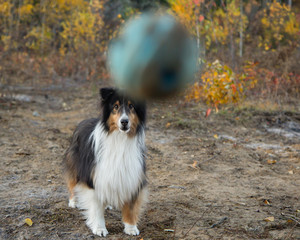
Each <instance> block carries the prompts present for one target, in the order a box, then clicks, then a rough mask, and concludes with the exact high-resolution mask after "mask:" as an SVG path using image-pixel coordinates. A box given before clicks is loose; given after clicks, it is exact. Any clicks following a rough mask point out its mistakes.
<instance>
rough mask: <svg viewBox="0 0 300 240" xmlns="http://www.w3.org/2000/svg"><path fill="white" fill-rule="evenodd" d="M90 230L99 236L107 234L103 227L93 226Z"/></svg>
mask: <svg viewBox="0 0 300 240" xmlns="http://www.w3.org/2000/svg"><path fill="white" fill-rule="evenodd" d="M92 232H93V233H94V234H95V235H98V236H100V237H106V235H107V234H108V231H107V229H106V228H105V227H95V228H93V229H92Z"/></svg>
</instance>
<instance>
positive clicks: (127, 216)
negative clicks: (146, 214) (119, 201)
mask: <svg viewBox="0 0 300 240" xmlns="http://www.w3.org/2000/svg"><path fill="white" fill-rule="evenodd" d="M146 198H147V189H143V190H142V191H141V192H140V194H139V196H138V197H137V198H136V199H135V200H134V201H132V202H129V203H125V204H124V206H123V208H122V217H123V223H124V225H125V228H124V232H125V233H126V234H128V235H139V234H140V231H139V229H138V228H137V223H138V220H139V216H140V213H141V210H142V207H143V204H144V203H145V202H146Z"/></svg>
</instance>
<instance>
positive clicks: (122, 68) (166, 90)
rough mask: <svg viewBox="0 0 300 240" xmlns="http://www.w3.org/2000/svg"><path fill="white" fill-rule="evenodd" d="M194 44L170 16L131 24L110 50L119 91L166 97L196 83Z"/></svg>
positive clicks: (144, 17) (151, 16)
mask: <svg viewBox="0 0 300 240" xmlns="http://www.w3.org/2000/svg"><path fill="white" fill-rule="evenodd" d="M197 59H198V52H197V47H196V44H195V41H193V39H192V38H191V37H190V36H189V34H188V33H187V31H186V30H185V29H184V28H183V26H181V25H180V24H179V23H178V22H177V21H176V20H175V19H174V18H173V17H172V16H170V15H156V14H142V15H140V16H138V17H137V18H135V19H134V20H130V21H129V22H128V23H127V24H126V25H125V26H124V28H123V29H122V31H121V34H120V36H119V38H117V39H115V40H114V41H113V42H112V43H111V44H110V47H109V51H108V66H109V70H110V73H111V76H112V78H113V80H114V82H115V84H116V86H117V87H119V88H121V89H123V90H126V91H127V92H129V93H131V94H134V95H136V96H138V97H143V98H154V97H166V96H169V95H171V94H173V93H175V92H178V91H180V90H182V89H183V88H184V87H185V86H186V85H187V84H189V83H191V82H192V81H193V79H194V74H195V72H196V70H197Z"/></svg>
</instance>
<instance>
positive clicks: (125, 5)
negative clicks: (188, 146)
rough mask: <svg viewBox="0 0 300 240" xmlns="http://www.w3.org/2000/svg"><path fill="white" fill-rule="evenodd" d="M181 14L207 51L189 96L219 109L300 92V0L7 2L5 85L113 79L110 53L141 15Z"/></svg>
mask: <svg viewBox="0 0 300 240" xmlns="http://www.w3.org/2000/svg"><path fill="white" fill-rule="evenodd" d="M149 9H163V11H167V12H169V13H170V14H173V15H175V16H176V17H177V18H178V19H179V21H181V22H182V24H184V25H185V26H186V28H187V29H188V30H189V32H190V33H191V34H192V35H193V37H194V38H195V39H196V41H197V45H198V47H199V49H200V56H199V63H201V64H202V68H201V71H200V72H199V73H198V74H197V78H196V82H195V84H194V85H193V86H191V87H190V89H189V91H187V92H186V94H185V100H186V101H189V102H191V101H196V102H197V101H205V102H207V103H208V104H209V105H211V106H212V107H213V108H214V109H216V110H217V111H218V109H219V108H220V107H221V106H222V105H223V104H228V103H233V104H236V103H239V102H241V101H242V100H243V99H245V98H247V99H251V98H255V99H257V98H262V99H269V100H271V101H274V102H278V101H291V99H297V98H298V99H299V96H300V66H299V63H300V44H299V43H300V28H299V26H300V2H299V1H292V0H282V1H275V0H274V1H272V0H227V1H226V0H155V1H151V0H139V1H138V0H89V1H87V0H0V84H1V87H5V86H12V85H18V84H22V85H24V84H25V85H27V84H28V85H31V86H32V85H33V86H35V87H37V86H43V85H47V84H62V85H65V84H68V83H69V82H71V81H78V82H87V81H90V82H94V81H98V80H99V79H109V75H108V73H107V70H106V66H105V61H106V51H107V47H108V44H109V41H110V40H111V39H112V38H113V37H115V36H117V34H118V31H119V29H120V26H121V25H122V24H123V23H124V22H125V21H126V20H127V19H129V18H131V17H132V16H133V15H135V14H139V13H141V12H144V11H146V10H149Z"/></svg>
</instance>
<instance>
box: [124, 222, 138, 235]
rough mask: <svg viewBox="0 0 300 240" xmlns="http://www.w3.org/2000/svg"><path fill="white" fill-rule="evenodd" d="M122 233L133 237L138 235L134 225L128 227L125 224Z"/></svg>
mask: <svg viewBox="0 0 300 240" xmlns="http://www.w3.org/2000/svg"><path fill="white" fill-rule="evenodd" d="M124 232H125V233H126V234H128V235H134V236H137V235H139V234H140V231H139V230H138V228H137V227H136V225H130V224H127V223H125V229H124Z"/></svg>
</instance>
